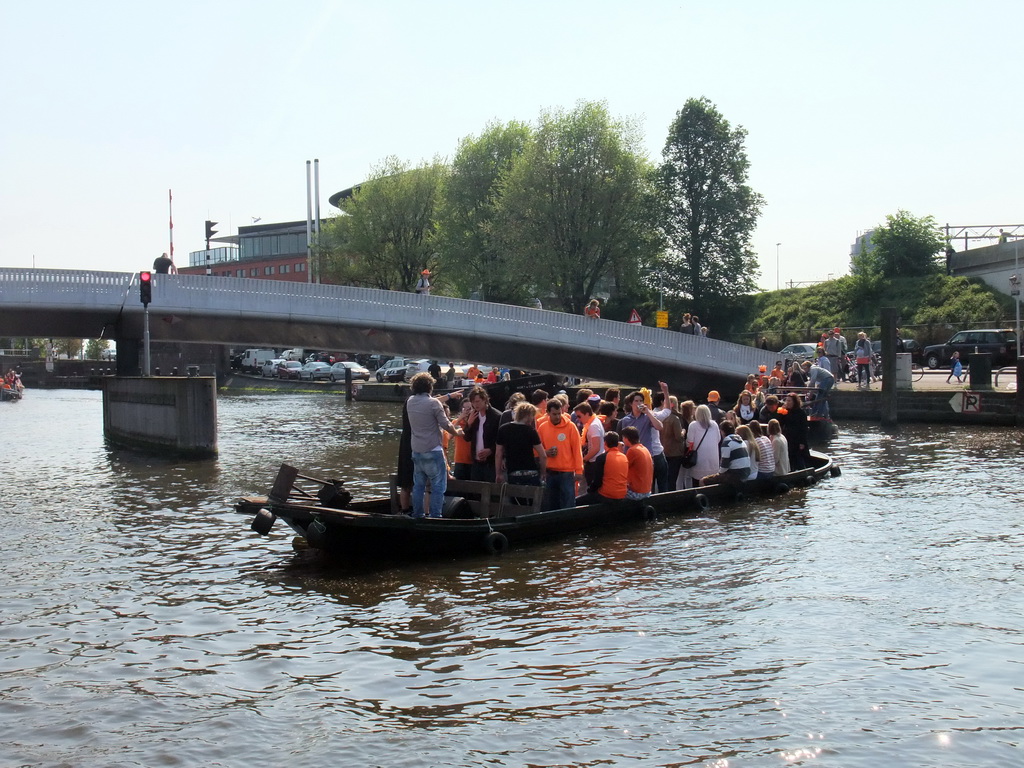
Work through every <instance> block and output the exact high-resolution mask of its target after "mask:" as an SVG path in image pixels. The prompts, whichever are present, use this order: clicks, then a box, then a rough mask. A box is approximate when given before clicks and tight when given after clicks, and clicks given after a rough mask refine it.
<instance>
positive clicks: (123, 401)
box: [103, 351, 217, 458]
mask: <svg viewBox="0 0 1024 768" xmlns="http://www.w3.org/2000/svg"><path fill="white" fill-rule="evenodd" d="M118 357H119V358H120V351H119V352H118ZM118 362H120V359H119V360H118ZM103 435H104V436H105V437H106V438H107V439H108V440H109V441H110V442H112V443H116V444H118V445H124V446H127V447H130V448H136V449H141V450H144V451H152V452H155V453H161V454H171V455H178V456H186V457H189V458H209V457H213V456H216V455H217V380H216V379H215V378H213V377H212V376H205V377H203V376H191V377H182V376H149V377H145V378H143V377H132V378H125V377H115V378H110V377H107V378H104V379H103Z"/></svg>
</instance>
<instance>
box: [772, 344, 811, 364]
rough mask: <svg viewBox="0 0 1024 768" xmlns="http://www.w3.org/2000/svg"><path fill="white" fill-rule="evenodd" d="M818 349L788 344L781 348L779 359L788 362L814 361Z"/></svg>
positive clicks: (806, 345) (804, 345)
mask: <svg viewBox="0 0 1024 768" xmlns="http://www.w3.org/2000/svg"><path fill="white" fill-rule="evenodd" d="M817 351H818V347H817V346H816V345H814V344H790V345H789V346H788V347H783V348H782V351H781V352H779V355H778V356H779V357H781V358H783V359H788V360H800V361H804V360H814V358H815V357H817Z"/></svg>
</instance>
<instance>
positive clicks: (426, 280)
mask: <svg viewBox="0 0 1024 768" xmlns="http://www.w3.org/2000/svg"><path fill="white" fill-rule="evenodd" d="M416 293H418V294H420V295H421V296H429V295H430V270H429V269H424V270H423V271H422V272H420V279H419V280H418V281H417V282H416Z"/></svg>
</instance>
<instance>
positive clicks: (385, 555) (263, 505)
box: [235, 451, 838, 560]
mask: <svg viewBox="0 0 1024 768" xmlns="http://www.w3.org/2000/svg"><path fill="white" fill-rule="evenodd" d="M811 457H812V460H813V461H814V465H813V466H812V467H810V468H808V469H803V470H798V471H796V472H791V473H790V474H788V475H781V476H779V477H776V478H772V479H770V480H751V481H748V482H745V483H742V484H740V485H739V486H727V485H714V486H708V487H701V488H690V489H687V490H683V491H670V492H668V493H661V494H653V495H651V496H649V497H647V498H645V499H639V500H631V499H622V500H621V501H607V502H602V503H599V504H590V505H587V506H580V507H570V508H566V509H556V510H549V511H540V510H539V509H537V508H536V507H523V509H524V511H523V512H522V513H515V512H514V511H513V512H511V513H510V512H509V508H508V507H505V508H503V509H502V511H501V514H500V515H498V516H492V517H484V518H480V517H445V518H441V519H428V518H420V519H413V518H410V517H407V516H405V515H402V514H396V513H395V512H394V511H393V505H392V501H391V499H387V498H384V499H376V500H371V501H364V502H353V503H348V504H346V505H345V508H344V509H334V508H330V507H327V506H322V505H320V504H318V503H297V502H295V501H293V500H287V501H276V500H274V499H273V497H271V498H263V497H256V498H245V499H239V500H237V501H236V504H235V508H236V509H237V510H238V511H240V512H246V513H250V514H253V513H254V514H255V515H256V517H255V518H254V519H253V522H252V528H253V530H256V531H257V532H259V533H261V534H266V533H268V532H269V530H270V528H271V526H272V525H273V524H274V522H275V520H277V519H280V520H282V521H284V522H285V523H286V524H287V525H288V526H289V527H290V528H291V529H292V530H293V531H294V532H295V533H296V534H298V535H299V536H301V537H303V538H304V539H305V540H306V541H307V542H308V544H309V546H310V547H312V548H314V549H318V550H323V551H325V552H328V553H330V554H331V555H335V556H338V557H342V558H346V559H359V560H365V559H377V560H380V559H385V560H408V559H429V558H439V557H452V556H460V555H472V554H486V553H491V554H496V553H501V552H504V551H506V550H507V549H509V548H510V547H518V546H521V545H523V544H526V543H528V542H531V541H537V540H541V539H553V538H559V537H564V536H567V535H571V534H574V533H579V532H583V531H588V530H594V529H611V528H616V527H629V526H634V527H635V526H639V525H643V524H644V523H645V522H647V521H651V520H654V519H656V518H657V517H667V516H678V515H683V516H699V515H703V514H706V513H707V512H708V511H709V510H711V509H713V508H720V507H724V506H731V505H735V504H738V503H742V502H743V501H744V500H746V499H748V498H752V497H757V496H766V495H777V494H780V493H785V492H787V491H789V490H790V489H791V488H795V487H801V486H808V485H812V484H813V483H815V482H817V481H818V480H820V479H822V478H824V477H826V476H828V475H829V474H838V467H836V466H835V465H834V464H833V463H832V460H831V459H830V458H829V457H828V456H825V455H824V454H820V453H816V452H814V451H812V452H811ZM468 485H480V486H487V485H488V484H465V483H464V484H462V485H461V486H457V487H462V488H465V487H468ZM306 501H311V500H309V499H304V500H303V502H306ZM447 501H449V502H452V501H456V502H457V501H459V499H448V500H447ZM513 510H514V508H513Z"/></svg>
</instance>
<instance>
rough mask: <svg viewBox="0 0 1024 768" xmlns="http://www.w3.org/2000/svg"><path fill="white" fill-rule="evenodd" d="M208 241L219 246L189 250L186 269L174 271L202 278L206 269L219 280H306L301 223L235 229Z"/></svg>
mask: <svg viewBox="0 0 1024 768" xmlns="http://www.w3.org/2000/svg"><path fill="white" fill-rule="evenodd" d="M212 242H216V243H220V244H222V245H220V246H218V247H217V248H211V249H210V250H208V251H207V250H202V251H192V252H191V253H189V255H188V266H187V267H180V266H179V267H178V272H179V273H181V274H183V275H205V274H206V271H207V266H209V270H210V274H213V275H218V276H221V277H255V278H258V279H261V280H286V281H289V282H293V283H305V282H308V281H309V274H308V272H307V270H308V269H309V265H308V263H307V260H308V259H307V255H306V222H305V221H287V222H284V223H279V224H253V225H252V226H248V227H239V228H238V234H237V235H226V236H224V237H217V238H214V239H213V241H212Z"/></svg>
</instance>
